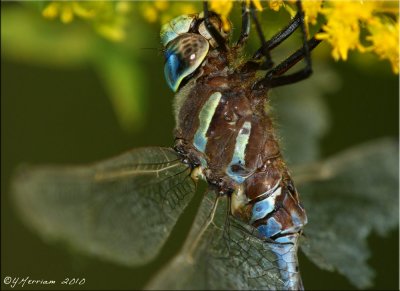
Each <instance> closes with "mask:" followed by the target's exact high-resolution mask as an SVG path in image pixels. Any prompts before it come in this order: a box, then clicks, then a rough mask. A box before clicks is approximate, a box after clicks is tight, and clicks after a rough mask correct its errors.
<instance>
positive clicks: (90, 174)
mask: <svg viewBox="0 0 400 291" xmlns="http://www.w3.org/2000/svg"><path fill="white" fill-rule="evenodd" d="M194 192H195V184H194V182H193V180H192V179H191V178H190V170H189V169H188V167H187V166H186V165H184V164H182V163H181V162H180V161H179V159H178V157H177V155H176V154H175V152H174V151H173V150H172V149H168V148H159V147H154V148H142V149H135V150H132V151H130V152H127V153H125V154H122V155H120V156H118V157H115V158H112V159H109V160H106V161H103V162H99V163H96V164H93V165H90V166H76V167H53V166H39V167H26V168H24V169H21V170H20V171H19V172H18V174H17V175H16V177H15V178H14V180H13V197H14V198H15V199H14V200H15V202H16V205H17V207H18V210H19V212H20V214H21V215H22V217H23V218H24V220H25V221H26V222H27V223H28V224H29V225H31V226H32V227H33V228H34V230H36V231H37V232H38V233H39V234H41V235H42V236H43V237H44V238H45V239H61V240H64V241H66V242H68V243H70V244H71V245H72V246H75V247H77V248H79V249H81V250H83V251H86V252H89V253H91V254H94V255H97V256H100V257H102V258H106V259H109V260H112V261H115V262H118V263H122V264H125V265H137V264H143V263H146V262H148V261H149V260H151V259H152V258H154V257H155V256H156V255H157V253H158V251H159V250H160V248H161V247H162V245H163V243H164V242H165V241H166V239H167V237H168V235H169V233H170V231H171V230H172V228H173V226H174V225H175V223H176V221H177V219H178V217H179V215H180V214H181V213H182V211H183V209H184V208H185V207H186V205H187V204H188V202H189V201H190V199H191V198H192V197H193V194H194Z"/></svg>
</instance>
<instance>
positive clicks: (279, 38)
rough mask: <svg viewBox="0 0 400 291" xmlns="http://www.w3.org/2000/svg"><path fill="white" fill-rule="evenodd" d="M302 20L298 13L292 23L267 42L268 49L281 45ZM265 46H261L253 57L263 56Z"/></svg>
mask: <svg viewBox="0 0 400 291" xmlns="http://www.w3.org/2000/svg"><path fill="white" fill-rule="evenodd" d="M300 22H301V17H300V14H299V13H297V14H296V15H295V16H294V17H293V19H292V20H291V21H290V23H289V24H288V25H287V26H286V27H285V28H283V29H282V30H281V31H279V32H278V33H277V34H275V35H274V36H273V37H272V38H271V39H270V40H268V41H267V42H266V44H265V45H266V46H267V49H268V50H272V49H274V48H275V47H277V46H278V45H280V44H281V43H282V42H283V41H284V40H286V39H287V38H288V37H289V36H290V35H292V33H293V32H294V31H295V30H296V29H297V27H299V25H300ZM262 52H263V47H261V48H259V49H258V50H257V51H256V53H255V54H254V56H253V59H259V58H261V57H262Z"/></svg>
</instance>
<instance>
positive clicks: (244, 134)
mask: <svg viewBox="0 0 400 291" xmlns="http://www.w3.org/2000/svg"><path fill="white" fill-rule="evenodd" d="M250 132H251V122H250V121H246V122H244V123H243V126H242V128H241V129H240V131H239V134H238V135H237V137H236V144H235V150H234V152H233V156H232V160H231V162H230V164H229V165H228V168H227V171H226V173H227V174H228V176H229V177H231V178H232V180H234V181H236V182H237V183H239V184H241V183H243V182H244V180H245V179H246V178H247V176H248V174H249V173H248V172H247V171H244V166H245V151H246V147H247V144H248V142H249V138H250ZM232 166H238V169H239V170H236V169H233V168H232ZM240 170H242V171H240Z"/></svg>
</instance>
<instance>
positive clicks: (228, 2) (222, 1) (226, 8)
mask: <svg viewBox="0 0 400 291" xmlns="http://www.w3.org/2000/svg"><path fill="white" fill-rule="evenodd" d="M232 6H233V1H232V0H213V1H211V3H210V9H211V10H212V11H214V12H216V13H218V14H219V15H220V16H221V20H222V25H223V29H224V30H225V31H228V30H229V29H230V27H231V25H230V22H229V20H228V15H229V13H230V12H231V10H232Z"/></svg>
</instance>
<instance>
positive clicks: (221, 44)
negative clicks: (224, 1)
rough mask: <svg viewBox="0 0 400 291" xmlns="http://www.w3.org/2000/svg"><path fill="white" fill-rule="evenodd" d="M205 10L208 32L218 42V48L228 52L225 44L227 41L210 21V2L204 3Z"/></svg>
mask: <svg viewBox="0 0 400 291" xmlns="http://www.w3.org/2000/svg"><path fill="white" fill-rule="evenodd" d="M203 9H204V23H205V25H206V28H207V30H208V32H209V33H210V34H211V36H212V37H213V38H214V40H215V41H216V42H217V44H218V47H219V48H221V49H222V50H223V51H227V50H228V49H227V46H226V43H225V39H224V38H223V36H222V35H221V34H220V33H219V32H218V30H217V29H216V28H215V26H214V25H213V24H212V23H211V21H210V16H211V13H210V11H209V10H208V2H207V1H204V3H203Z"/></svg>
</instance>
